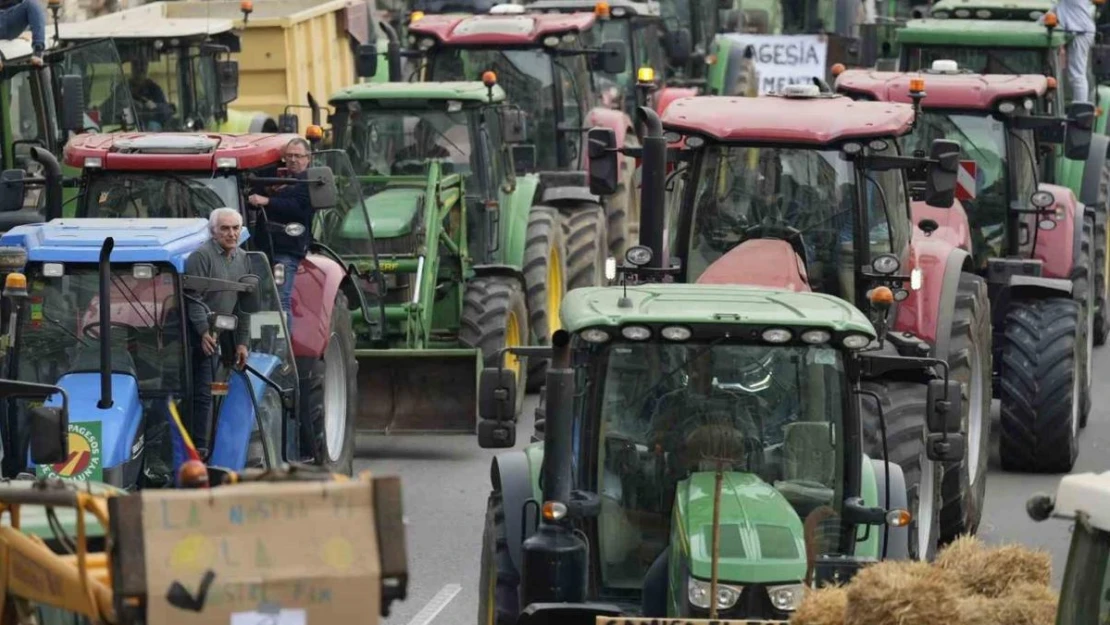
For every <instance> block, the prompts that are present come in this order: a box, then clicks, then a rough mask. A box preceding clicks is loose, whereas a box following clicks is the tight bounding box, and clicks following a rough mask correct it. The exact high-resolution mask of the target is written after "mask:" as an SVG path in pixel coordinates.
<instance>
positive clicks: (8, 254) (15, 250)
mask: <svg viewBox="0 0 1110 625" xmlns="http://www.w3.org/2000/svg"><path fill="white" fill-rule="evenodd" d="M26 264H27V250H26V249H24V248H22V247H18V246H14V245H6V246H4V247H0V269H22V268H23V266H24V265H26Z"/></svg>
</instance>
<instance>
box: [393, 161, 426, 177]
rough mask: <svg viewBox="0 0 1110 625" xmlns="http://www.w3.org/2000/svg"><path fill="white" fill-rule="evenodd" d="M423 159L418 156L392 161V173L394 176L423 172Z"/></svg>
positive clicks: (414, 174) (416, 174) (413, 174)
mask: <svg viewBox="0 0 1110 625" xmlns="http://www.w3.org/2000/svg"><path fill="white" fill-rule="evenodd" d="M424 167H425V160H424V159H419V158H406V159H404V160H401V161H396V162H394V163H393V167H392V169H393V174H394V175H396V176H419V175H421V174H423V173H424Z"/></svg>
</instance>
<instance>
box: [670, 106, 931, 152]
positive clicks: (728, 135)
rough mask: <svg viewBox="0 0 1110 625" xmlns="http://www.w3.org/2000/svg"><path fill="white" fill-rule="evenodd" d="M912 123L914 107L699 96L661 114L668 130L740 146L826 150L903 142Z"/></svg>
mask: <svg viewBox="0 0 1110 625" xmlns="http://www.w3.org/2000/svg"><path fill="white" fill-rule="evenodd" d="M912 123H913V107H912V106H909V105H903V104H891V103H887V102H856V101H853V100H852V99H851V98H846V97H831V98H830V97H820V98H803V99H795V98H787V97H781V96H763V97H759V98H742V97H729V96H700V97H694V98H682V99H681V100H676V101H675V102H674V103H673V104H671V105H670V106H668V107H667V110H666V112H665V113H664V114H663V125H664V126H665V127H666V128H667V129H668V130H676V131H679V132H683V133H687V134H697V135H704V136H706V137H710V138H713V139H716V140H718V141H734V142H738V143H739V142H744V143H763V142H777V143H792V144H812V145H826V144H830V143H835V142H838V141H842V140H846V139H863V138H869V137H889V136H900V135H903V134H905V133H907V132H909V131H910V128H911V124H912Z"/></svg>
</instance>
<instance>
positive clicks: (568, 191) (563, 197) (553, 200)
mask: <svg viewBox="0 0 1110 625" xmlns="http://www.w3.org/2000/svg"><path fill="white" fill-rule="evenodd" d="M583 202H585V203H589V204H597V205H598V206H602V203H601V198H600V197H598V196H596V195H594V194H593V193H590V190H589V189H585V188H583V187H547V188H545V189H544V190H543V194H542V195H541V196H540V203H541V204H547V205H549V206H554V207H555V208H563V207H564V206H565V205H566V204H581V203H583Z"/></svg>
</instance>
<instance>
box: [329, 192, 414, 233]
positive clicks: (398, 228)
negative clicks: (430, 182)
mask: <svg viewBox="0 0 1110 625" xmlns="http://www.w3.org/2000/svg"><path fill="white" fill-rule="evenodd" d="M423 195H424V189H422V188H420V189H413V188H403V187H402V188H392V189H388V188H387V189H384V190H382V191H380V192H379V193H375V194H374V195H371V196H370V197H368V198H366V199H365V200H363V202H362V204H363V208H364V210H365V211H367V212H368V213H369V215H370V227H371V228H373V229H374V236H375V237H377V238H379V239H392V238H395V237H400V236H404V235H406V234H409V233H410V232H412V226H413V221H414V218H415V217H416V214H417V212H418V211H419V210H420V209H421V208H422V204H423V202H422V201H421V200H422V199H423ZM341 234H342V236H343V237H344V238H348V239H365V238H368V236H369V234H368V232H367V229H366V217H365V215H363V214H360V213H359V212H358V211H351V212H350V213H347V216H346V218H345V219H344V220H343V228H342V230H341Z"/></svg>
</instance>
